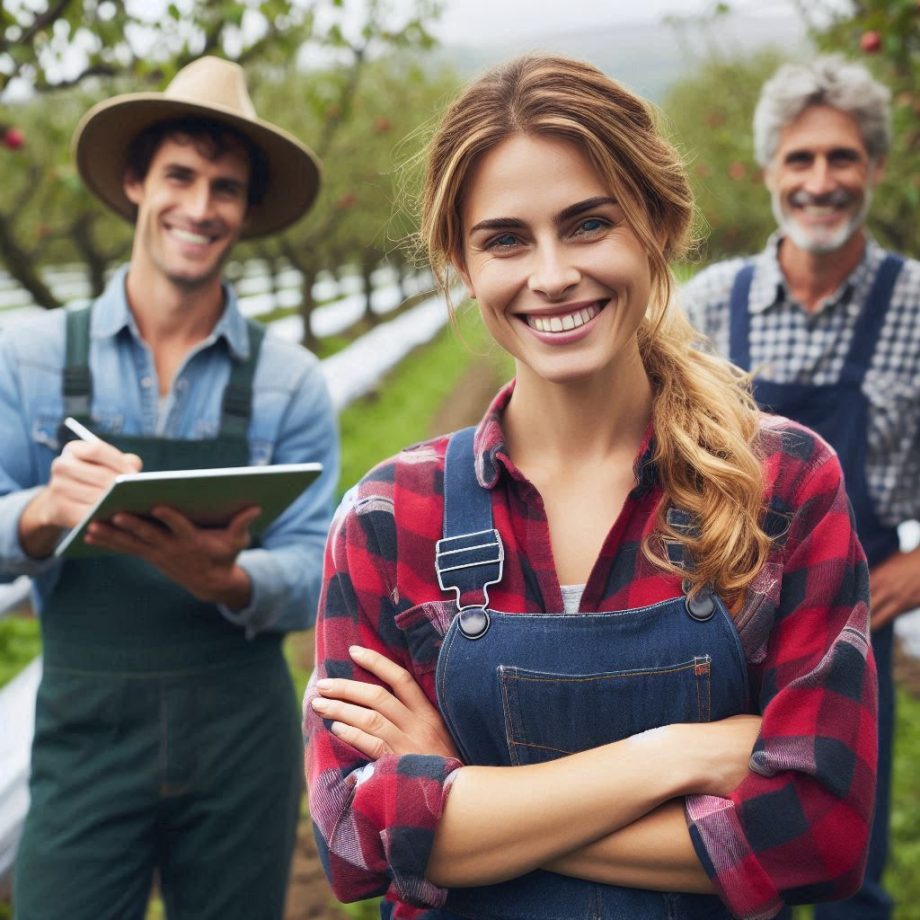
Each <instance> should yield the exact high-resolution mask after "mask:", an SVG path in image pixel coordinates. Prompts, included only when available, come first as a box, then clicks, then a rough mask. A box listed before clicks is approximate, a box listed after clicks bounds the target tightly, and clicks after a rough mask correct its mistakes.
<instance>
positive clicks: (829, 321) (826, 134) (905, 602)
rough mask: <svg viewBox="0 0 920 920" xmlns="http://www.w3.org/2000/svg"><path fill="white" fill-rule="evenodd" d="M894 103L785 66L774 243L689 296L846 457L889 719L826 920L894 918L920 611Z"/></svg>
mask: <svg viewBox="0 0 920 920" xmlns="http://www.w3.org/2000/svg"><path fill="white" fill-rule="evenodd" d="M889 97H890V93H889V91H888V90H887V89H886V88H885V87H884V86H882V85H880V84H879V83H877V82H876V81H875V80H873V79H872V77H871V76H870V75H869V73H868V72H867V71H866V70H865V69H864V68H863V67H861V66H860V65H857V64H853V63H849V62H846V61H844V60H842V59H840V58H833V57H831V58H821V59H818V60H816V61H814V62H812V63H811V64H808V65H792V64H789V65H785V66H783V67H781V68H780V69H779V71H777V73H776V74H775V75H774V76H773V78H772V79H770V80H769V81H768V82H767V83H766V84H765V85H764V87H763V90H762V93H761V97H760V100H759V102H758V105H757V109H756V112H755V115H754V146H755V152H756V156H757V159H758V162H759V163H760V165H761V166H762V167H763V169H764V180H765V182H766V186H767V189H768V190H769V192H770V196H771V200H772V204H773V213H774V215H775V217H776V221H777V224H778V225H779V229H778V230H777V231H776V233H774V234H773V236H772V237H771V238H770V240H769V242H768V243H767V247H766V249H765V250H764V251H763V252H762V253H760V254H759V255H757V256H755V257H753V258H751V259H730V260H728V261H725V262H720V263H718V264H716V265H713V266H711V267H710V268H708V269H706V270H705V271H703V272H700V274H699V275H697V277H695V278H694V279H693V280H692V281H691V282H690V283H689V284H688V285H687V286H686V287H685V288H684V292H683V298H684V303H685V305H686V307H687V309H688V311H689V312H690V315H691V318H692V319H693V321H694V322H695V324H696V326H697V327H698V328H699V329H700V330H702V331H703V332H705V333H706V335H707V336H708V337H709V338H710V339H712V341H713V342H714V343H715V345H716V347H717V348H718V349H719V350H721V351H723V352H724V353H726V354H728V355H730V356H731V358H732V360H733V361H734V362H735V363H736V364H738V365H740V366H742V367H744V368H747V369H753V370H754V372H755V396H756V397H757V400H758V402H759V403H760V405H761V406H762V407H763V408H765V409H767V410H770V411H774V412H778V413H780V414H782V415H786V416H789V417H791V418H794V419H797V420H798V421H800V422H803V423H804V424H806V425H808V426H810V427H811V428H814V429H815V430H816V431H818V432H819V433H820V434H822V435H823V436H824V437H825V438H826V439H827V440H828V441H829V442H830V443H831V444H832V445H833V446H834V448H835V449H836V450H837V452H838V454H839V456H840V460H841V463H842V465H843V469H844V472H845V474H846V480H847V493H848V495H849V497H850V501H851V504H852V506H853V511H854V513H855V516H856V525H857V530H858V533H859V536H860V539H861V541H862V543H863V547H864V549H865V551H866V555H867V556H868V559H869V564H870V566H871V571H872V589H871V590H872V627H873V641H872V644H873V648H874V650H875V657H876V662H877V666H878V672H879V694H880V699H879V703H880V706H879V710H880V714H879V771H878V775H879V786H878V791H877V796H876V804H875V816H874V824H873V828H872V838H871V844H870V853H869V861H868V866H867V869H866V877H865V882H864V884H863V887H862V889H861V890H860V891H859V892H858V893H857V894H856V895H855V896H854V897H853V898H851V899H850V900H848V901H844V902H838V903H836V904H824V905H822V906H821V907H819V908H818V909H817V911H816V916H817V917H819V918H821V920H829V918H855V917H859V918H876V917H879V918H883V917H889V916H890V914H891V898H890V897H889V896H888V895H887V894H886V892H885V891H884V890H883V889H882V887H881V884H880V880H881V875H882V870H883V868H884V864H885V857H886V851H887V843H888V810H889V791H890V790H889V787H890V777H891V742H892V733H893V692H892V683H891V646H892V624H893V620H894V618H895V617H897V616H898V615H899V614H901V613H903V612H905V611H907V610H910V609H911V608H913V607H916V606H918V605H920V550H915V551H914V552H912V553H902V552H900V551H899V544H898V534H897V526H898V525H899V524H900V523H902V522H903V521H906V520H910V519H913V518H918V517H920V491H918V490H917V488H916V484H917V482H918V481H920V263H918V262H916V261H914V260H910V259H904V258H902V257H900V256H897V255H894V254H891V253H887V252H885V251H884V250H883V249H882V248H881V247H880V246H879V245H878V244H877V243H875V242H874V241H873V240H872V239H871V237H869V236H868V235H867V234H866V232H865V228H864V221H865V218H866V214H867V213H868V210H869V205H870V201H871V198H872V192H873V190H874V188H875V186H876V184H877V183H878V181H879V180H880V179H881V177H882V175H883V173H884V169H885V157H886V154H887V152H888V147H889V141H890V120H889V112H888V103H889ZM816 628H818V624H816ZM867 819H868V815H867ZM815 894H818V893H817V892H816V893H815ZM804 895H805V897H803V900H807V899H808V898H807V893H804Z"/></svg>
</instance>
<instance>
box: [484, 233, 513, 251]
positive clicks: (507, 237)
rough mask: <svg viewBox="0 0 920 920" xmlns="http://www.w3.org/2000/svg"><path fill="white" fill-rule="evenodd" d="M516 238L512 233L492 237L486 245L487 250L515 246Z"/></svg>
mask: <svg viewBox="0 0 920 920" xmlns="http://www.w3.org/2000/svg"><path fill="white" fill-rule="evenodd" d="M517 243H518V238H517V237H516V236H515V235H514V234H513V233H503V234H502V235H501V236H496V237H493V238H492V239H491V240H489V242H488V243H487V244H486V248H487V249H508V248H510V247H511V246H516V245H517Z"/></svg>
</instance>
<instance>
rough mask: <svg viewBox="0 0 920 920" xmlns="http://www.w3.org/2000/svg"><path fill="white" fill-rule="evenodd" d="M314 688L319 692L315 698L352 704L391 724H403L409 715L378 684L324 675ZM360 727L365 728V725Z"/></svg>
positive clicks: (401, 705)
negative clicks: (375, 714)
mask: <svg viewBox="0 0 920 920" xmlns="http://www.w3.org/2000/svg"><path fill="white" fill-rule="evenodd" d="M316 690H317V693H319V694H320V696H319V697H317V700H326V701H328V702H330V703H333V702H336V701H339V702H341V704H342V705H347V704H353V705H354V706H355V707H360V708H361V709H362V710H364V711H365V712H374V713H378V714H379V715H380V717H381V718H383V719H386V720H387V722H389V723H390V724H392V725H403V724H405V722H406V720H407V718H408V717H409V716H410V713H409V712H408V711H407V709H406V707H405V706H404V705H403V704H402V703H401V702H400V701H399V700H398V699H397V698H396V697H395V696H394V695H393V694H392V693H391V692H390V691H389V690H388V689H387V688H386V687H381V686H379V685H378V684H369V683H367V682H366V681H361V680H347V679H345V678H332V677H324V678H323V679H322V680H319V681H317V682H316ZM318 708H319V707H318V706H317V709H318ZM345 721H349V720H347V719H346V720H345ZM361 727H362V728H367V725H362V726H361Z"/></svg>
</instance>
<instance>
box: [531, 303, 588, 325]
mask: <svg viewBox="0 0 920 920" xmlns="http://www.w3.org/2000/svg"><path fill="white" fill-rule="evenodd" d="M600 312H601V308H600V307H599V306H598V305H597V304H596V303H593V304H591V305H590V306H587V307H582V308H581V309H580V310H574V311H573V312H571V313H565V314H562V315H558V316H535V315H531V314H528V315H527V325H528V326H530V328H531V329H536V330H537V332H569V331H570V330H572V329H578V327H579V326H584V324H585V323H589V322H591V320H592V319H594V317H595V316H597V314H598V313H600Z"/></svg>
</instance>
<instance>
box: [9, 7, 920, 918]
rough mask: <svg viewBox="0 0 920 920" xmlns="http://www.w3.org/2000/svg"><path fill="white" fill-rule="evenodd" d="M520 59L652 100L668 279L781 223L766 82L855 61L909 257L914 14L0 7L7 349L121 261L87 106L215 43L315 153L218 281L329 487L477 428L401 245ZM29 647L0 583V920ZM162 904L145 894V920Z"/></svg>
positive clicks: (324, 908) (14, 591) (894, 236)
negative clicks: (330, 473) (304, 411)
mask: <svg viewBox="0 0 920 920" xmlns="http://www.w3.org/2000/svg"><path fill="white" fill-rule="evenodd" d="M538 6H539V7H540V8H539V9H538V8H537V7H538ZM527 50H551V51H558V52H562V53H565V54H569V55H572V56H575V57H580V58H585V59H587V60H590V61H591V62H593V63H594V64H595V65H597V66H598V67H600V68H601V69H603V70H604V71H605V72H607V73H608V74H610V75H611V76H613V77H614V78H615V79H617V80H619V81H620V82H622V83H624V84H626V85H627V86H629V87H630V88H632V89H634V90H636V91H637V92H639V93H640V94H642V95H644V96H645V97H646V98H648V99H650V100H651V101H653V102H654V103H656V105H657V106H659V108H660V110H661V118H662V124H663V125H664V127H665V130H666V132H667V133H668V134H669V135H670V136H671V137H672V139H673V140H674V141H675V143H676V144H677V145H678V147H679V148H680V149H681V150H682V151H683V153H684V155H685V157H686V159H687V161H688V164H689V167H690V173H691V176H692V180H693V184H694V188H695V191H696V195H697V200H698V204H699V209H700V219H699V223H698V234H697V235H698V238H699V244H698V246H697V247H696V249H695V251H694V253H693V254H692V258H691V260H690V261H689V262H688V263H687V264H684V265H680V266H676V267H675V269H676V271H677V273H678V275H679V277H682V278H686V277H688V276H689V275H690V274H692V273H693V272H694V271H695V270H697V268H699V267H700V266H701V265H704V264H706V263H708V262H709V261H712V260H716V259H721V258H724V257H725V256H727V255H731V254H734V253H749V252H755V251H758V250H760V249H761V248H762V247H763V245H764V243H765V240H766V238H767V236H768V234H769V233H770V232H771V230H772V229H773V226H774V224H773V218H772V215H771V212H770V205H769V199H768V196H767V193H766V191H765V190H764V188H763V183H762V179H761V175H760V171H759V169H758V167H757V166H756V164H755V162H754V158H753V153H752V142H751V116H752V112H753V106H754V102H755V100H756V97H757V94H758V92H759V89H760V86H761V84H762V83H763V81H764V79H765V78H766V77H767V76H768V75H769V74H770V73H771V72H772V71H773V70H774V69H775V68H776V67H777V65H778V64H779V63H780V62H782V61H783V60H789V59H805V58H808V57H810V56H813V55H815V54H816V53H817V52H819V51H821V52H826V51H833V52H838V53H840V54H843V55H845V56H848V57H851V58H855V59H859V60H861V61H862V62H863V63H865V64H866V65H867V66H868V67H869V68H870V69H871V70H872V71H873V72H874V73H875V75H876V76H877V77H878V78H880V79H881V80H882V81H883V82H885V83H886V84H887V85H888V86H889V87H890V88H891V90H892V94H893V117H894V129H895V131H894V133H895V143H894V150H893V153H892V155H891V158H890V161H889V166H888V170H887V173H886V177H885V181H884V183H883V185H882V186H881V187H880V188H879V190H878V193H877V195H876V197H875V199H874V202H873V206H872V210H871V213H870V217H869V227H870V231H871V232H872V233H873V235H874V236H875V237H876V238H877V239H878V241H879V242H880V243H882V244H883V245H885V246H887V247H891V248H894V249H897V250H899V251H901V252H903V253H905V254H907V255H909V256H913V257H918V256H920V222H918V221H917V219H916V213H917V208H918V205H920V168H918V167H920V3H918V2H917V0H758V2H750V0H734V2H718V3H714V2H710V0H644V2H643V3H641V4H636V3H631V2H620V0H614V2H608V3H605V4H598V3H597V2H596V0H566V2H565V3H560V4H536V3H534V2H533V0H501V2H495V0H444V2H440V3H439V2H435V0H393V2H384V0H198V2H193V0H176V2H172V3H168V2H165V0H134V2H131V0H84V2H79V0H3V2H2V7H0V176H2V177H3V181H2V183H0V335H2V329H3V327H4V326H5V325H7V324H10V323H15V322H17V321H19V320H21V319H22V318H23V317H25V316H27V315H29V313H32V312H34V311H38V310H46V309H57V308H59V307H60V306H61V305H62V304H63V303H65V302H68V301H72V300H75V299H84V298H88V297H92V296H94V295H95V294H97V293H99V292H100V291H101V289H102V287H103V285H104V283H105V280H106V278H107V277H108V275H109V274H110V273H111V271H112V270H113V269H114V268H115V267H116V266H117V265H118V264H119V263H120V262H121V261H123V260H124V259H125V258H126V257H127V254H128V248H129V245H130V239H131V229H130V227H129V226H127V225H126V224H124V223H123V222H121V221H119V220H118V219H117V218H115V217H113V216H111V215H110V214H109V213H108V212H107V211H105V210H104V209H103V207H102V206H101V205H99V204H98V203H97V202H96V201H95V199H94V198H93V197H91V196H90V194H89V193H88V192H87V191H86V190H85V189H84V188H83V187H82V185H81V183H80V180H79V178H78V177H77V174H76V170H75V168H74V165H73V163H72V161H71V158H70V151H69V141H70V136H71V134H72V132H73V128H74V126H75V124H76V122H77V120H78V119H79V117H80V115H81V114H82V113H83V112H84V111H85V110H86V109H87V108H89V106H90V105H91V104H93V103H94V102H96V101H98V100H100V99H103V98H105V97H108V96H111V95H114V94H115V93H118V92H128V91H137V90H143V89H151V90H153V89H161V88H162V87H163V86H164V85H165V84H166V83H167V82H168V80H169V79H170V78H171V77H172V75H173V74H174V73H175V72H176V70H178V69H179V68H180V67H182V66H183V65H184V64H186V63H187V62H188V61H190V60H191V59H193V58H195V57H198V56H199V55H201V54H204V53H210V54H218V55H222V56H225V57H228V58H231V59H233V60H237V61H239V62H240V63H241V64H243V65H244V66H245V67H246V69H247V72H248V74H249V81H250V88H251V91H252V95H253V98H254V101H255V103H256V107H257V110H258V111H259V114H260V115H261V116H262V117H264V118H267V119H269V120H271V121H273V122H275V123H277V124H279V125H281V126H282V127H284V128H286V129H287V130H289V131H291V132H293V133H294V134H295V135H297V136H298V137H300V138H302V139H303V140H304V141H306V142H307V143H308V144H309V145H310V146H311V147H312V148H313V149H314V150H315V151H316V152H317V153H318V154H319V155H320V157H321V158H322V159H323V161H324V163H325V170H324V182H323V188H322V192H321V194H320V198H319V202H318V204H317V206H316V207H315V208H314V209H313V211H312V212H311V213H310V214H309V216H308V217H307V218H306V219H304V220H302V221H301V222H300V223H298V224H297V225H295V226H294V227H293V228H292V229H290V230H289V231H287V232H286V233H285V234H284V235H282V236H280V237H274V238H271V239H269V240H267V241H264V242H263V241H260V242H258V243H248V244H243V245H240V246H239V247H237V249H236V250H235V252H234V261H233V263H232V264H231V265H230V266H228V272H227V274H228V277H229V278H231V279H232V280H235V281H236V283H237V286H238V290H239V293H240V295H241V301H242V303H243V306H244V309H245V311H246V312H247V314H248V315H251V316H255V317H258V318H260V319H262V320H264V321H266V322H267V323H269V326H270V330H271V332H272V334H278V335H285V336H287V337H290V338H295V339H298V340H300V341H302V342H303V343H304V344H305V345H306V346H307V347H308V348H310V349H311V350H313V351H315V352H316V353H317V354H318V355H319V356H320V358H321V359H322V360H323V368H324V372H325V373H326V377H327V381H328V382H329V385H330V388H331V390H332V392H333V398H334V400H335V401H336V404H337V406H338V408H339V410H340V424H341V429H342V437H343V455H344V467H343V474H342V482H341V489H342V490H343V491H344V489H345V488H347V487H348V486H349V485H350V484H351V483H353V482H354V481H355V480H356V479H357V478H358V477H359V476H360V475H362V474H363V473H364V472H365V471H366V470H367V469H368V468H369V467H370V466H371V465H373V464H374V463H375V462H377V461H378V460H380V459H382V458H383V457H385V456H388V455H390V454H392V453H393V452H394V451H395V450H397V449H399V448H400V447H402V446H404V445H405V444H407V443H410V442H411V441H415V440H419V439H422V438H425V437H428V436H430V435H433V434H435V433H438V432H440V431H446V430H450V429H452V428H456V427H459V426H461V425H464V424H469V423H472V422H475V421H476V420H478V418H479V416H480V414H481V412H482V411H483V409H484V406H485V404H486V402H487V401H488V399H489V397H490V396H491V395H492V393H493V392H494V391H495V389H496V388H497V387H498V386H499V385H500V384H501V382H503V380H505V379H507V377H508V376H509V375H510V373H511V369H510V367H509V365H508V364H507V362H506V361H505V360H504V359H503V358H502V357H501V356H500V355H498V354H496V353H494V352H493V351H492V350H491V349H490V347H489V345H488V344H487V342H486V340H485V338H484V337H483V335H482V330H481V328H480V326H479V323H478V318H477V317H476V315H475V314H474V313H472V312H470V311H468V310H464V309H463V308H462V307H461V308H460V309H459V310H458V311H457V313H456V321H455V323H454V328H453V329H449V328H447V327H448V326H449V325H450V323H449V319H448V312H447V309H446V305H445V303H444V301H443V299H442V298H440V297H438V296H436V295H433V294H432V292H431V280H430V276H429V275H428V273H427V272H426V270H425V266H424V264H423V263H422V262H420V260H419V258H418V255H417V252H416V250H415V247H414V245H413V240H412V236H413V232H414V231H415V229H416V223H415V216H414V212H415V192H416V184H415V183H416V180H417V177H418V174H419V168H418V166H419V164H418V153H419V151H420V149H421V148H422V146H423V144H424V142H425V140H426V138H427V136H428V133H429V132H430V130H431V129H432V127H433V121H434V119H435V118H436V116H437V114H438V112H439V111H440V109H441V108H442V106H443V105H444V103H445V102H446V101H447V100H448V99H449V98H450V97H451V96H452V95H453V94H454V92H455V91H456V89H457V87H458V86H459V85H461V84H462V83H463V82H464V81H465V80H467V79H469V78H470V77H472V76H474V75H475V74H477V73H478V72H479V71H481V70H482V69H484V68H485V67H488V66H489V65H491V64H493V63H496V62H498V61H500V60H502V59H504V58H507V57H509V56H511V55H513V54H516V53H520V52H522V51H527ZM918 487H920V486H918ZM904 539H905V541H915V540H916V539H917V535H916V529H914V530H911V529H910V528H908V529H907V530H906V531H905V533H904ZM4 612H6V614H7V615H6V616H4ZM917 616H918V615H917V614H914V615H913V616H912V617H905V618H902V621H903V624H899V625H900V626H901V629H900V634H901V654H900V656H899V666H898V678H899V684H900V688H901V695H900V704H901V705H900V717H899V729H898V731H899V735H898V753H897V765H896V782H895V812H894V818H893V831H894V841H893V853H892V865H891V869H890V875H891V886H892V889H893V890H894V892H895V894H896V896H897V898H898V900H899V908H898V912H897V914H896V916H897V917H898V918H899V920H913V918H920V869H918V868H917V867H920V777H918V771H917V770H916V767H915V764H916V763H917V762H920V674H918V672H920V666H918V663H917V662H918V660H920V626H918V623H917ZM288 651H289V658H290V661H291V663H292V667H293V668H294V670H295V673H296V674H297V678H298V682H299V684H300V688H301V689H302V687H303V684H304V683H305V681H306V679H307V675H308V674H309V670H310V668H311V666H312V637H311V636H310V635H309V634H306V635H301V636H295V637H291V638H290V639H289V640H288ZM39 652H40V642H39V638H38V629H37V626H36V624H35V621H34V618H32V616H31V613H30V610H29V603H28V585H27V584H25V583H23V582H19V583H18V584H16V585H14V586H7V587H4V586H0V918H4V917H8V916H10V915H11V913H12V907H11V905H10V904H9V901H8V900H4V897H5V896H6V897H8V887H7V885H8V878H9V867H10V865H11V864H12V861H13V860H14V859H15V847H16V841H17V839H18V829H19V826H20V824H21V817H22V815H23V814H24V808H25V800H24V795H25V792H24V788H25V787H24V783H25V777H26V776H27V771H28V740H29V737H30V732H31V712H30V708H29V707H30V705H31V699H32V697H33V696H34V686H35V684H36V682H37V676H38V673H39V669H40V665H39V663H38V662H37V660H36V656H37V655H38V654H39ZM301 838H302V839H301V847H300V848H299V851H298V854H297V859H296V862H295V867H294V874H293V879H292V888H291V897H290V903H289V916H290V917H291V918H295V917H296V918H306V917H319V918H325V917H328V918H332V920H334V918H341V917H345V916H352V917H371V916H376V908H375V906H374V905H372V904H361V905H354V906H348V907H343V906H341V905H337V904H335V902H333V900H332V896H331V894H330V893H329V891H328V888H327V887H326V885H325V882H324V881H323V879H322V876H321V871H320V868H319V865H318V862H317V860H316V858H315V853H314V851H313V849H312V842H311V839H310V831H309V821H308V816H306V815H305V816H304V822H303V833H302V835H301ZM159 915H160V906H159V903H158V901H157V899H156V897H155V894H154V897H153V898H152V901H151V908H150V916H151V917H157V916H159ZM800 915H801V916H806V915H807V911H801V912H800Z"/></svg>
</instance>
